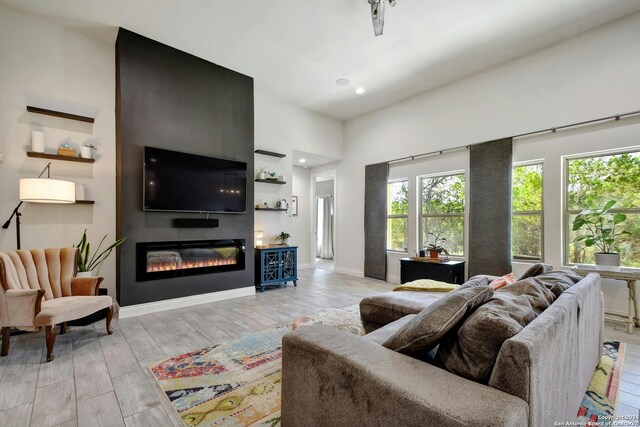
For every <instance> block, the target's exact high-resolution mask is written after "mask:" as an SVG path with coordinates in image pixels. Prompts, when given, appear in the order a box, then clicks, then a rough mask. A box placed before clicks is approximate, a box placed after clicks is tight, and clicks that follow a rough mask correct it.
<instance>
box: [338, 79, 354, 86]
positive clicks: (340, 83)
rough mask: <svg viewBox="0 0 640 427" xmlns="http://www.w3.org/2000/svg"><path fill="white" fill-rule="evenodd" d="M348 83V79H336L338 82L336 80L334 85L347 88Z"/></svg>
mask: <svg viewBox="0 0 640 427" xmlns="http://www.w3.org/2000/svg"><path fill="white" fill-rule="evenodd" d="M349 83H351V82H350V81H349V79H338V80H336V84H337V85H338V86H349Z"/></svg>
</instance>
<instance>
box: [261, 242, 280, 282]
mask: <svg viewBox="0 0 640 427" xmlns="http://www.w3.org/2000/svg"><path fill="white" fill-rule="evenodd" d="M279 279H280V251H275V250H263V251H262V283H269V282H275V281H277V280H279Z"/></svg>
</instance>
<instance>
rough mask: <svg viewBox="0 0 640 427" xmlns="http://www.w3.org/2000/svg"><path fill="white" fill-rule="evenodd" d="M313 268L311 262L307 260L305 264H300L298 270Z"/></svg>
mask: <svg viewBox="0 0 640 427" xmlns="http://www.w3.org/2000/svg"><path fill="white" fill-rule="evenodd" d="M310 268H311V264H310V263H308V262H305V263H304V264H298V270H308V269H310Z"/></svg>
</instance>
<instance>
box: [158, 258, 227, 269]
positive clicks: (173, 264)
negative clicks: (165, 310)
mask: <svg viewBox="0 0 640 427" xmlns="http://www.w3.org/2000/svg"><path fill="white" fill-rule="evenodd" d="M237 263H238V262H237V260H236V259H235V258H224V259H223V258H216V259H204V260H197V261H164V262H154V263H152V264H150V265H147V273H155V272H158V271H173V270H185V269H188V268H203V267H218V266H221V265H233V264H237Z"/></svg>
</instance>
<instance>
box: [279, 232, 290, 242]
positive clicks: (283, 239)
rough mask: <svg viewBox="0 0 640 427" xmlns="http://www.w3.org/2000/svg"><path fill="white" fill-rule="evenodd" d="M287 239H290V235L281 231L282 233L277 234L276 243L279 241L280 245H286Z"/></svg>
mask: <svg viewBox="0 0 640 427" xmlns="http://www.w3.org/2000/svg"><path fill="white" fill-rule="evenodd" d="M289 237H291V234H289V233H287V232H286V231H283V232H282V233H280V234H278V237H276V241H280V244H282V245H286V244H287V239H288V238H289Z"/></svg>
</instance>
